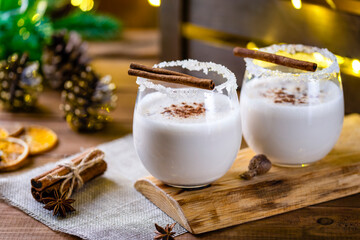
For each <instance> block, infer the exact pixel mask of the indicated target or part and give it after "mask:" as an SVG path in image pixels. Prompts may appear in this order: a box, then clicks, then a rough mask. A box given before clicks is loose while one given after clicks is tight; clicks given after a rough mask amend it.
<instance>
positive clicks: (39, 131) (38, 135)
mask: <svg viewBox="0 0 360 240" xmlns="http://www.w3.org/2000/svg"><path fill="white" fill-rule="evenodd" d="M19 138H21V139H22V140H24V141H25V142H26V143H27V144H28V145H29V148H30V154H31V155H35V154H39V153H42V152H45V151H48V150H50V149H52V148H53V147H55V145H56V143H57V140H58V138H57V135H56V133H55V132H54V131H53V130H51V129H49V128H47V127H41V126H28V127H25V128H24V131H23V132H22V133H21V135H20V136H19Z"/></svg>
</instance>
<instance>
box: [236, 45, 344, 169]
mask: <svg viewBox="0 0 360 240" xmlns="http://www.w3.org/2000/svg"><path fill="white" fill-rule="evenodd" d="M259 50H260V51H264V52H269V53H275V54H278V55H283V56H286V57H291V58H295V59H299V60H305V61H309V62H315V63H317V65H318V68H317V70H316V71H315V72H306V71H302V70H297V69H293V68H288V67H284V66H279V65H275V64H272V63H267V62H263V61H259V60H254V59H250V58H245V62H246V72H245V76H244V80H243V85H242V90H241V96H240V108H241V116H242V120H241V121H242V128H243V134H244V138H245V140H246V142H247V144H248V145H249V147H250V148H252V149H253V150H254V151H255V152H256V153H262V154H265V155H267V157H268V158H269V159H270V160H271V161H272V163H274V164H276V165H280V166H287V167H303V166H307V165H309V164H310V163H313V162H315V161H318V160H320V159H322V158H323V157H325V156H326V154H328V153H329V152H330V150H331V149H332V147H333V146H334V145H335V143H336V141H337V139H338V138H339V135H340V132H341V129H342V124H343V119H344V100H343V91H342V85H341V78H340V71H339V65H338V63H337V59H336V57H335V55H334V54H332V53H331V52H329V51H328V50H327V49H320V48H316V47H309V46H303V45H286V44H284V45H272V46H270V47H266V48H262V49H259Z"/></svg>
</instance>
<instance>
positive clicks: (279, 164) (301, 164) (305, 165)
mask: <svg viewBox="0 0 360 240" xmlns="http://www.w3.org/2000/svg"><path fill="white" fill-rule="evenodd" d="M313 163H315V162H311V163H299V164H282V163H274V162H273V163H272V164H273V165H275V166H277V167H287V168H302V167H308V166H310V165H311V164H313Z"/></svg>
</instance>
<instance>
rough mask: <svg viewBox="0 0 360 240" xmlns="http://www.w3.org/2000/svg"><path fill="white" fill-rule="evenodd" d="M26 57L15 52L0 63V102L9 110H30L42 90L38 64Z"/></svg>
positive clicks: (25, 54)
mask: <svg viewBox="0 0 360 240" xmlns="http://www.w3.org/2000/svg"><path fill="white" fill-rule="evenodd" d="M28 59H29V55H28V54H27V53H24V54H23V55H21V57H19V55H18V54H17V53H15V54H13V55H11V56H10V57H9V58H8V59H7V60H5V61H2V62H1V63H0V102H1V103H2V105H3V107H4V108H5V109H7V110H9V111H29V110H31V109H32V108H33V107H34V106H35V104H36V101H37V96H38V93H39V92H40V91H41V90H42V85H41V77H40V75H39V74H38V68H39V64H38V63H37V62H33V63H29V62H28Z"/></svg>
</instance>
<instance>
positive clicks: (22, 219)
mask: <svg viewBox="0 0 360 240" xmlns="http://www.w3.org/2000/svg"><path fill="white" fill-rule="evenodd" d="M0 212H1V218H0V239H7V240H19V239H37V240H49V239H51V240H60V239H61V240H75V239H80V238H78V237H75V236H71V235H69V234H65V233H61V232H54V231H53V230H51V229H50V228H48V227H46V226H45V225H43V224H41V223H40V222H38V221H37V220H35V219H33V218H32V217H30V216H28V215H26V214H25V213H24V212H22V211H19V210H18V209H16V208H14V207H12V206H10V205H7V204H5V202H4V201H3V200H0Z"/></svg>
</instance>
